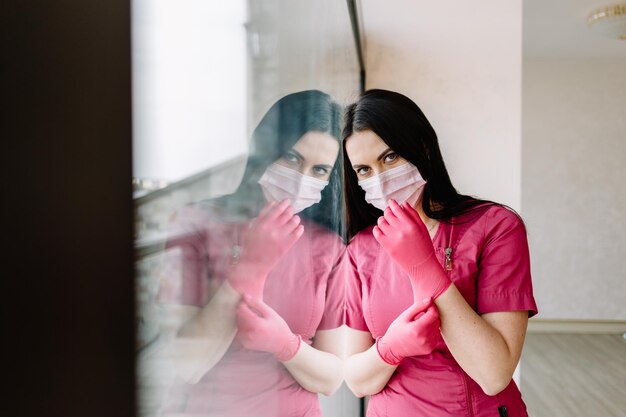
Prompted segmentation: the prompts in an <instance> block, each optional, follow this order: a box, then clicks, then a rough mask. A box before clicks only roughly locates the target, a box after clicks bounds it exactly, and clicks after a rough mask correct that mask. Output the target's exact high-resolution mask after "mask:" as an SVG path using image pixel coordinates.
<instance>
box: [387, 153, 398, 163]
mask: <svg viewBox="0 0 626 417" xmlns="http://www.w3.org/2000/svg"><path fill="white" fill-rule="evenodd" d="M396 159H398V154H397V153H395V152H391V153H388V154H387V155H385V162H393V161H395V160H396Z"/></svg>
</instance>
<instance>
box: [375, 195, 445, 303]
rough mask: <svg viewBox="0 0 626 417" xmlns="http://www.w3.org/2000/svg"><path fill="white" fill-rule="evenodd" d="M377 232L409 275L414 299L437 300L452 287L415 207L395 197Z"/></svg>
mask: <svg viewBox="0 0 626 417" xmlns="http://www.w3.org/2000/svg"><path fill="white" fill-rule="evenodd" d="M373 234H374V238H376V240H377V241H378V243H380V245H381V246H382V247H383V249H385V251H386V252H387V253H388V254H389V256H391V258H393V260H394V261H396V263H397V264H398V265H400V267H401V268H402V269H403V270H404V271H405V272H406V273H407V274H408V275H409V279H410V280H411V286H412V287H413V299H414V301H419V300H422V299H424V298H431V299H433V300H434V299H435V298H437V297H439V296H440V295H441V294H443V292H444V291H445V290H447V289H448V287H449V286H450V284H451V283H452V281H450V278H448V275H447V274H446V273H445V272H444V270H443V268H442V267H441V265H440V264H439V261H438V260H437V257H436V256H435V248H434V247H433V242H432V240H431V239H430V235H429V234H428V230H427V229H426V225H424V222H422V219H420V216H419V214H417V212H416V211H415V209H414V208H413V207H411V206H410V205H408V204H403V205H402V206H400V205H398V203H396V202H395V201H393V200H391V201H390V202H389V207H387V208H386V209H385V214H384V216H381V217H380V218H379V219H378V225H377V226H375V227H374V230H373Z"/></svg>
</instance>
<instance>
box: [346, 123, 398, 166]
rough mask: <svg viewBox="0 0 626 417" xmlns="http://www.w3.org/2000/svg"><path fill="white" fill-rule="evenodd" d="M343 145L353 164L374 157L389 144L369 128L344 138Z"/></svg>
mask: <svg viewBox="0 0 626 417" xmlns="http://www.w3.org/2000/svg"><path fill="white" fill-rule="evenodd" d="M345 146H346V152H347V153H348V157H349V158H350V161H351V162H352V163H353V164H355V163H365V162H368V161H369V160H370V159H376V158H377V157H378V156H379V155H380V153H381V152H383V151H384V150H385V149H387V148H389V145H387V144H386V143H385V142H384V141H383V140H382V139H381V138H380V136H378V135H377V134H376V133H374V132H373V131H371V130H362V131H360V132H354V133H353V134H352V135H350V136H349V137H348V138H347V139H346V144H345Z"/></svg>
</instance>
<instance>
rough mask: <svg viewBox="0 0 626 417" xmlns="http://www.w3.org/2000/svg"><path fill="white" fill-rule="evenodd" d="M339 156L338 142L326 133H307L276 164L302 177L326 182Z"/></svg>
mask: <svg viewBox="0 0 626 417" xmlns="http://www.w3.org/2000/svg"><path fill="white" fill-rule="evenodd" d="M338 154H339V142H338V141H337V140H336V139H335V138H333V137H332V136H331V135H330V134H328V133H322V132H308V133H306V134H305V135H304V136H302V137H301V138H300V140H298V142H296V144H295V145H294V146H293V148H291V149H290V150H289V151H287V152H286V153H285V155H283V157H282V158H280V159H279V160H278V161H276V163H277V164H278V165H282V166H285V167H287V168H290V169H292V170H294V171H298V172H299V173H301V174H302V175H306V176H309V177H313V178H317V179H319V180H322V181H328V178H329V177H330V173H331V171H332V169H333V165H334V164H335V161H336V159H337V155H338Z"/></svg>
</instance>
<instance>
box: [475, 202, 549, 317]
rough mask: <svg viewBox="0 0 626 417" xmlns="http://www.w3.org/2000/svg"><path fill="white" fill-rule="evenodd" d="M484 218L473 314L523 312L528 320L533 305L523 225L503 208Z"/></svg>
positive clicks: (510, 212) (526, 242) (534, 306)
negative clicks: (482, 243) (484, 227)
mask: <svg viewBox="0 0 626 417" xmlns="http://www.w3.org/2000/svg"><path fill="white" fill-rule="evenodd" d="M485 216H486V230H485V244H484V246H483V249H482V253H481V256H480V259H479V264H478V267H479V270H478V283H477V285H478V292H477V304H476V307H477V308H476V311H477V312H478V313H479V314H484V313H493V312H503V311H522V310H527V311H528V315H529V317H532V316H534V315H535V314H537V305H536V303H535V298H534V296H533V288H532V282H531V277H530V255H529V250H528V240H527V238H526V228H525V227H524V223H523V222H522V220H521V219H520V218H519V217H517V215H516V214H515V213H513V212H512V211H510V210H508V209H506V208H504V207H498V208H497V209H495V210H492V211H490V212H488V213H486V214H485Z"/></svg>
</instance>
